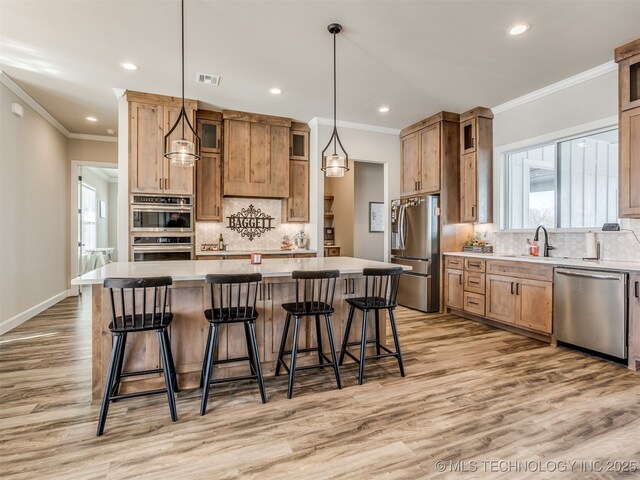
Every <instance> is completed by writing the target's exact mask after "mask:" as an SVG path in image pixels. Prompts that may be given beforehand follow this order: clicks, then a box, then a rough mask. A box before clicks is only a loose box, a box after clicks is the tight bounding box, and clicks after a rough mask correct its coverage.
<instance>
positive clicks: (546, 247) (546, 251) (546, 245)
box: [533, 225, 555, 257]
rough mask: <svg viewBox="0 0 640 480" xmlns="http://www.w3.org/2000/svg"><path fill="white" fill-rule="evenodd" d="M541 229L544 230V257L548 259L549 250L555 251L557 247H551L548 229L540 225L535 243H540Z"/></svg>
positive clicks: (535, 236)
mask: <svg viewBox="0 0 640 480" xmlns="http://www.w3.org/2000/svg"><path fill="white" fill-rule="evenodd" d="M540 229H542V231H543V232H544V247H543V252H544V256H545V257H548V256H549V250H555V247H552V246H551V245H549V235H548V234H547V229H546V228H544V226H543V225H540V226H539V227H538V228H536V234H535V235H534V236H533V241H534V242H537V241H538V233H539V232H540Z"/></svg>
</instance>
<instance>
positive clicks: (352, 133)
mask: <svg viewBox="0 0 640 480" xmlns="http://www.w3.org/2000/svg"><path fill="white" fill-rule="evenodd" d="M342 125H344V124H341V123H339V124H338V132H339V134H340V139H341V140H342V144H343V145H344V147H345V148H346V149H347V152H348V153H349V159H350V161H357V160H361V161H366V162H370V163H378V164H383V165H384V202H385V211H387V212H388V211H389V208H390V207H389V206H390V201H391V200H393V199H394V198H400V137H399V136H398V134H399V132H398V131H394V130H391V129H380V131H371V130H364V129H362V128H360V127H359V126H357V125H352V124H351V125H350V124H346V126H342ZM309 126H310V127H311V136H310V138H311V140H310V142H311V149H310V150H311V158H310V177H311V178H310V181H311V187H310V194H311V199H310V216H311V218H310V220H311V225H310V236H311V248H317V249H318V252H319V254H320V253H321V252H322V245H323V226H324V211H323V210H324V179H323V175H322V171H321V170H320V167H321V165H322V160H321V152H322V149H323V148H324V147H325V145H326V143H327V142H328V141H329V137H330V136H331V131H332V130H333V126H331V125H324V124H319V123H318V119H313V120H312V121H311V122H309ZM336 208H339V206H334V209H336ZM389 228H390V227H389V219H388V218H387V225H386V230H387V231H389ZM383 241H384V252H385V259H388V256H389V238H388V236H387V235H384V240H383Z"/></svg>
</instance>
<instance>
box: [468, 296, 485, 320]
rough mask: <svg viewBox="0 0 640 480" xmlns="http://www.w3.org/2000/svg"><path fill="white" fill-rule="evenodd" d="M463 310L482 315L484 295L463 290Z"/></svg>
mask: <svg viewBox="0 0 640 480" xmlns="http://www.w3.org/2000/svg"><path fill="white" fill-rule="evenodd" d="M464 311H465V312H469V313H475V314H476V315H480V316H484V295H480V294H478V293H472V292H464Z"/></svg>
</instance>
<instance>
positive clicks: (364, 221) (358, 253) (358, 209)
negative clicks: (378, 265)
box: [353, 162, 388, 261]
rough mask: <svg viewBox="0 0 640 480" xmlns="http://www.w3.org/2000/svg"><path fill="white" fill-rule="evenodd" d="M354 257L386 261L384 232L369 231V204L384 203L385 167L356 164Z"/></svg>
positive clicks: (364, 163) (371, 164) (372, 164)
mask: <svg viewBox="0 0 640 480" xmlns="http://www.w3.org/2000/svg"><path fill="white" fill-rule="evenodd" d="M355 167H356V168H355V194H354V198H355V205H354V226H353V229H354V233H353V256H354V257H357V258H366V259H369V260H379V261H383V260H384V237H385V236H386V235H387V234H388V232H387V231H384V232H370V231H369V202H384V167H383V166H382V165H378V164H375V163H366V162H355Z"/></svg>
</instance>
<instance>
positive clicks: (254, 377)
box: [209, 375, 258, 385]
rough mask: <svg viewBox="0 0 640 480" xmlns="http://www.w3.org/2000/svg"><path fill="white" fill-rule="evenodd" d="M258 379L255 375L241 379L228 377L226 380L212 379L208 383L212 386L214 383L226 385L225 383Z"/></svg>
mask: <svg viewBox="0 0 640 480" xmlns="http://www.w3.org/2000/svg"><path fill="white" fill-rule="evenodd" d="M256 378H258V376H257V375H245V376H242V377H228V378H216V379H212V380H211V381H210V382H209V385H212V384H214V383H227V382H234V381H240V380H254V379H256Z"/></svg>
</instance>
